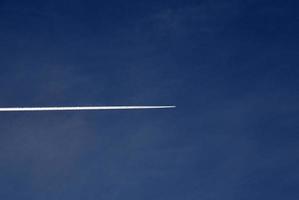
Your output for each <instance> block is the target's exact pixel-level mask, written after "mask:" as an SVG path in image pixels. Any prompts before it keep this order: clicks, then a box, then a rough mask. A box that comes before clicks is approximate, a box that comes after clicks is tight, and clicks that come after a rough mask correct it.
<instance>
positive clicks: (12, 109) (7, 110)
mask: <svg viewBox="0 0 299 200" xmlns="http://www.w3.org/2000/svg"><path fill="white" fill-rule="evenodd" d="M165 108H175V106H72V107H7V108H0V112H25V111H31V112H35V111H66V110H74V111H76V110H136V109H165Z"/></svg>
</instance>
